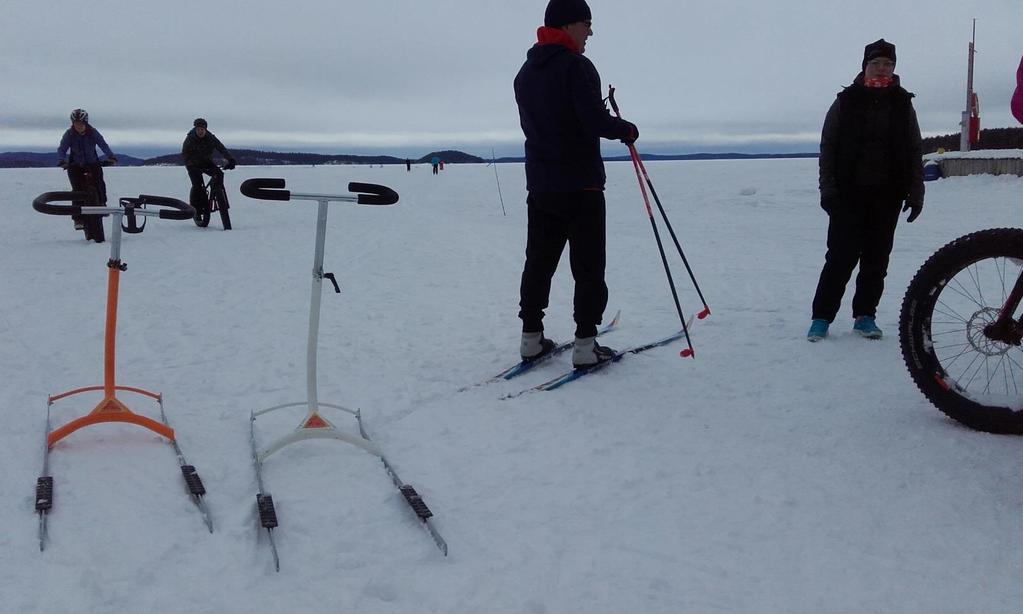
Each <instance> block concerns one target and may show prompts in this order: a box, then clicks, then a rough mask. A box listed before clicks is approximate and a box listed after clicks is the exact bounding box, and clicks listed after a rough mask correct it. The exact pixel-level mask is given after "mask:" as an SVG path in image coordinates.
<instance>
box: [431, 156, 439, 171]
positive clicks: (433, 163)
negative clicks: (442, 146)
mask: <svg viewBox="0 0 1023 614" xmlns="http://www.w3.org/2000/svg"><path fill="white" fill-rule="evenodd" d="M439 165H440V158H438V157H437V156H434V157H432V158H430V166H432V167H433V174H434V175H436V174H437V167H438V166H439Z"/></svg>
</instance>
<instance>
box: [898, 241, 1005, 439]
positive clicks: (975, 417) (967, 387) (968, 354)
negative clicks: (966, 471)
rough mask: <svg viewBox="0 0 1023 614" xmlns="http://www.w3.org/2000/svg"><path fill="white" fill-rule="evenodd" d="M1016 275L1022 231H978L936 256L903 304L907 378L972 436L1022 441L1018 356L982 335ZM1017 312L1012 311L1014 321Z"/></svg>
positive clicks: (922, 270) (901, 332) (902, 335)
mask: <svg viewBox="0 0 1023 614" xmlns="http://www.w3.org/2000/svg"><path fill="white" fill-rule="evenodd" d="M1021 274H1023V229H1018V228H997V229H992V230H982V231H979V232H975V233H972V234H969V235H966V236H963V237H960V238H958V239H956V240H954V241H952V242H951V243H949V244H948V245H945V246H944V247H942V248H941V249H939V250H938V251H937V252H935V253H934V255H932V256H931V257H930V258H929V259H928V260H927V261H926V262H925V263H924V264H923V266H921V267H920V270H919V271H917V273H916V276H914V277H913V281H911V282H910V284H909V288H908V289H907V290H906V295H905V297H904V298H903V301H902V311H901V313H900V316H899V342H900V345H901V347H902V358H903V360H905V362H906V366H907V367H908V368H909V373H910V376H911V377H912V378H913V381H914V382H915V383H916V385H917V387H918V388H919V389H920V391H921V392H923V393H924V396H926V397H927V398H928V400H930V401H931V403H933V404H934V405H935V406H936V407H937V408H938V409H940V410H941V411H942V412H944V413H945V414H947V415H948V416H950V417H951V418H953V419H955V420H957V421H959V422H961V423H962V424H965V425H966V426H969V427H970V428H974V429H977V430H981V431H986V432H989V433H1007V434H1017V435H1018V434H1023V349H1021V347H1020V346H1019V345H1016V344H1012V343H1007V342H1005V341H1000V340H996V339H991V338H990V337H989V336H988V335H986V334H985V332H984V329H985V328H986V327H987V326H988V325H990V324H992V323H993V322H995V321H996V320H997V319H998V316H999V315H1000V313H1001V311H1002V308H1003V306H1004V305H1005V301H1006V299H1007V298H1008V295H1009V293H1010V292H1011V290H1012V288H1013V286H1014V285H1015V283H1016V280H1017V279H1018V278H1019V277H1020V275H1021ZM1019 312H1020V310H1019V306H1018V305H1017V306H1016V307H1015V312H1014V313H1013V314H1011V315H1012V317H1013V319H1014V320H1015V319H1017V318H1019V316H1020V313H1019Z"/></svg>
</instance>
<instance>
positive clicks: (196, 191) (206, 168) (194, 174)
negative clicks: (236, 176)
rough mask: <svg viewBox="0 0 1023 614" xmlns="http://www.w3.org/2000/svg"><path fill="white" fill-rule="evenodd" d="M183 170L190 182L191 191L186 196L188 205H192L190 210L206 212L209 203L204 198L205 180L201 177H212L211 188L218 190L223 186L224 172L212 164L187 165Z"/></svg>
mask: <svg viewBox="0 0 1023 614" xmlns="http://www.w3.org/2000/svg"><path fill="white" fill-rule="evenodd" d="M185 170H186V171H188V178H189V179H190V180H191V181H192V190H191V192H189V194H188V204H190V205H192V208H193V209H195V210H196V211H206V210H207V209H208V208H209V206H210V203H209V200H208V199H207V198H206V178H205V177H204V176H203V175H209V176H210V177H212V178H213V187H214V188H218V187H223V185H224V171H222V170H220V167H218V166H217V165H216V164H213V163H212V162H211V163H209V164H189V165H187V166H185Z"/></svg>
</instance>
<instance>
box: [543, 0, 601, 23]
mask: <svg viewBox="0 0 1023 614" xmlns="http://www.w3.org/2000/svg"><path fill="white" fill-rule="evenodd" d="M590 19H591V17H590V7H589V5H588V4H586V0H551V1H550V2H548V3H547V10H546V11H545V12H544V14H543V25H545V26H547V27H548V28H560V27H561V26H567V25H568V24H570V23H575V22H577V21H589V20H590Z"/></svg>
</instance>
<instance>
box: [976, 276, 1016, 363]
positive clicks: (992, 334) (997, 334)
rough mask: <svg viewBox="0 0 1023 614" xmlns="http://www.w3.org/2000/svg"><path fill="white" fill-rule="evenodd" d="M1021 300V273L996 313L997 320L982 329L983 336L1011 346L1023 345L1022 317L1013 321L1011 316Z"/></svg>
mask: <svg viewBox="0 0 1023 614" xmlns="http://www.w3.org/2000/svg"><path fill="white" fill-rule="evenodd" d="M1021 299H1023V271H1021V272H1020V274H1019V277H1017V278H1016V283H1015V284H1014V285H1013V286H1012V291H1011V292H1009V296H1008V297H1007V298H1006V299H1005V304H1004V305H1002V308H1001V309H1000V310H999V312H998V319H997V320H995V321H994V322H993V323H991V324H989V325H987V326H985V327H984V335H985V336H987V337H988V338H990V339H993V340H995V341H1002V342H1004V343H1008V344H1011V345H1020V344H1021V343H1023V315H1021V316H1020V317H1019V318H1018V319H1014V318H1013V317H1012V314H1014V313H1016V309H1017V308H1018V307H1019V303H1020V300H1021Z"/></svg>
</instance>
